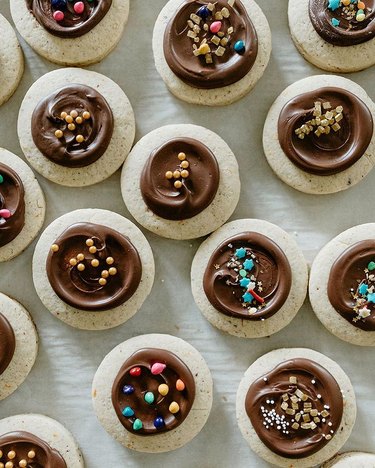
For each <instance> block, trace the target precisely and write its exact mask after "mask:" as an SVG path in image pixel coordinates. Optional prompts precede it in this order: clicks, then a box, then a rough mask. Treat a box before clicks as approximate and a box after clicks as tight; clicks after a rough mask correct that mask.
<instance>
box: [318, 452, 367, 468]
mask: <svg viewBox="0 0 375 468" xmlns="http://www.w3.org/2000/svg"><path fill="white" fill-rule="evenodd" d="M374 466H375V454H374V453H365V452H345V453H341V454H340V455H337V456H336V457H334V458H333V459H332V460H330V461H328V462H327V463H324V465H323V466H322V468H374Z"/></svg>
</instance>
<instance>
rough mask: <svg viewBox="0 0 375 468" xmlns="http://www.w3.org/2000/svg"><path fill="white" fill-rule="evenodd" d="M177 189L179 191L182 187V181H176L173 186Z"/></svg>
mask: <svg viewBox="0 0 375 468" xmlns="http://www.w3.org/2000/svg"><path fill="white" fill-rule="evenodd" d="M173 185H174V186H175V188H177V189H179V188H181V187H182V182H181V181H180V180H176V182H175V183H174V184H173Z"/></svg>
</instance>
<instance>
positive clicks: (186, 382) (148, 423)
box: [112, 348, 195, 436]
mask: <svg viewBox="0 0 375 468" xmlns="http://www.w3.org/2000/svg"><path fill="white" fill-rule="evenodd" d="M155 364H156V365H160V364H162V366H165V368H164V369H163V367H162V368H161V369H159V370H157V371H156V372H155V371H154V365H155ZM132 369H139V372H140V375H132V374H131V372H132ZM181 382H182V384H183V385H182V387H178V385H181ZM160 385H162V386H164V387H165V386H167V387H168V389H167V394H162V393H165V392H162V393H160V391H159V389H160V390H161V387H160ZM177 387H178V388H177ZM149 392H151V393H152V395H153V397H154V401H153V402H152V403H148V402H147V401H146V400H145V398H147V397H146V395H147V393H149ZM149 396H150V395H149ZM194 398H195V381H194V377H193V375H192V373H191V372H190V370H189V368H188V367H187V366H186V364H185V363H184V362H182V361H181V359H180V358H179V357H177V356H176V355H175V354H173V353H171V352H170V351H167V350H165V349H155V348H143V349H140V350H138V351H136V352H135V353H134V354H132V355H131V356H130V357H129V359H127V360H126V361H125V363H124V364H123V366H122V367H121V369H120V371H119V373H118V374H117V377H116V379H115V381H114V383H113V387H112V404H113V407H114V409H115V411H116V414H117V416H118V418H119V420H120V422H121V424H122V425H123V426H124V427H125V429H127V430H128V431H129V432H132V433H136V434H138V435H144V436H147V435H154V434H158V433H160V432H166V431H170V430H172V429H175V428H176V427H178V426H179V425H180V424H181V423H182V422H183V421H184V420H185V419H186V417H187V415H188V414H189V412H190V410H191V407H192V405H193V402H194ZM149 401H151V400H149ZM172 403H177V404H178V406H179V409H178V411H177V412H171V411H170V405H171V404H172ZM125 409H127V411H128V413H127V412H126V410H125ZM130 410H131V411H130ZM131 412H133V414H132V415H128V414H131ZM136 420H137V421H141V423H142V427H139V423H138V426H137V423H135V421H136Z"/></svg>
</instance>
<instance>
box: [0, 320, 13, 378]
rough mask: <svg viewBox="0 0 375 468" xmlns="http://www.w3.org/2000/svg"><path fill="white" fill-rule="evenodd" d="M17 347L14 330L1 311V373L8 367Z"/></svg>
mask: <svg viewBox="0 0 375 468" xmlns="http://www.w3.org/2000/svg"><path fill="white" fill-rule="evenodd" d="M15 349H16V338H15V336H14V331H13V328H12V326H11V324H10V323H9V321H8V320H7V318H6V317H5V316H4V315H3V314H1V313H0V375H1V374H3V373H4V371H5V370H6V369H7V368H8V366H9V364H10V362H11V360H12V358H13V355H14V350H15Z"/></svg>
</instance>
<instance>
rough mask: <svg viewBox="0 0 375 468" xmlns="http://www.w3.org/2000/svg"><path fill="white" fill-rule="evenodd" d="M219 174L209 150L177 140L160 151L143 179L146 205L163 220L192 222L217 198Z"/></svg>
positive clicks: (200, 144) (205, 147)
mask: <svg viewBox="0 0 375 468" xmlns="http://www.w3.org/2000/svg"><path fill="white" fill-rule="evenodd" d="M219 181H220V170H219V166H218V163H217V161H216V158H215V156H214V154H213V153H212V152H211V150H210V149H209V148H207V146H205V145H204V144H203V143H201V142H200V141H198V140H194V139H192V138H175V139H173V140H169V141H167V142H166V143H164V144H163V145H162V146H161V147H159V148H157V149H156V150H155V151H153V153H152V154H151V155H150V157H149V158H148V160H147V162H146V164H145V166H144V169H143V172H142V175H141V181H140V186H141V192H142V197H143V199H144V201H145V203H146V205H147V206H148V207H149V208H150V210H151V211H153V212H154V213H155V214H157V215H158V216H160V217H162V218H164V219H171V220H183V219H189V218H192V217H193V216H196V215H197V214H199V213H200V212H202V211H203V210H204V209H205V208H207V206H208V205H209V204H210V203H211V202H212V200H213V199H214V198H215V195H216V192H217V189H218V187H219Z"/></svg>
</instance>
